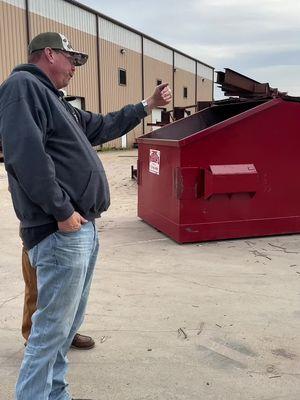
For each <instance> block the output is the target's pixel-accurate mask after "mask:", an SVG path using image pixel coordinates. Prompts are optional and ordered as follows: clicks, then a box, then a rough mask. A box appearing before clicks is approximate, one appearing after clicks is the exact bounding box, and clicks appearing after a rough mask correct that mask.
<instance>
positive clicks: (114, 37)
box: [0, 0, 214, 147]
mask: <svg viewBox="0 0 300 400" xmlns="http://www.w3.org/2000/svg"><path fill="white" fill-rule="evenodd" d="M45 31H57V32H60V33H63V34H64V35H66V36H67V37H68V38H69V39H70V40H71V42H72V45H73V47H74V48H76V49H77V48H78V49H80V50H82V51H84V52H86V53H88V54H89V61H88V63H87V64H86V65H85V66H84V67H82V68H78V69H77V70H76V74H75V77H74V78H73V80H72V81H71V84H70V85H69V86H68V88H67V92H68V95H70V96H75V97H76V105H77V106H79V107H82V108H85V109H87V110H90V111H93V112H101V113H103V114H105V113H107V112H110V111H114V110H117V109H119V108H121V107H122V106H123V105H125V104H129V103H136V102H138V101H140V100H141V99H142V98H145V97H148V96H149V95H150V94H151V93H152V92H153V89H154V87H155V86H156V85H157V84H158V83H160V82H169V84H170V88H171V89H172V91H173V104H171V105H170V106H169V108H168V109H169V110H170V109H172V108H173V107H174V106H179V107H181V106H184V107H187V106H191V105H194V104H196V102H197V101H199V100H206V101H211V100H212V98H213V73H214V69H213V67H211V66H209V65H207V64H205V63H202V62H201V61H199V60H196V59H194V58H192V57H190V56H188V55H186V54H183V53H181V52H180V51H177V50H176V49H174V48H172V47H170V46H168V45H166V44H163V43H161V42H159V41H157V40H155V39H153V38H151V37H149V36H147V35H145V34H144V33H141V32H139V31H136V30H134V29H132V28H130V27H128V26H126V25H124V24H122V23H120V22H118V21H115V20H113V19H111V18H109V17H107V16H104V15H102V14H100V13H98V12H96V11H94V10H92V9H90V8H88V7H86V6H84V5H82V4H80V3H78V2H76V1H73V0H0V83H1V82H2V81H3V80H5V79H6V78H7V76H8V75H9V73H10V71H11V70H12V68H13V67H14V66H15V65H17V64H20V63H23V62H26V59H27V45H28V43H29V41H30V40H31V39H32V38H33V37H34V36H35V35H37V34H38V33H40V32H45ZM191 111H192V112H194V111H195V109H191ZM159 118H160V111H159V110H154V111H153V113H152V115H150V116H148V117H147V118H146V119H145V121H144V122H143V123H141V124H140V125H139V126H138V127H136V128H135V129H134V130H133V131H132V132H130V133H129V134H128V135H126V136H124V137H122V138H120V139H118V140H114V141H112V142H110V143H108V144H107V145H106V146H109V147H130V146H131V145H132V144H133V142H134V140H135V138H136V137H138V136H140V135H142V134H144V133H146V132H149V130H150V129H152V128H151V127H150V126H148V123H153V122H156V121H159Z"/></svg>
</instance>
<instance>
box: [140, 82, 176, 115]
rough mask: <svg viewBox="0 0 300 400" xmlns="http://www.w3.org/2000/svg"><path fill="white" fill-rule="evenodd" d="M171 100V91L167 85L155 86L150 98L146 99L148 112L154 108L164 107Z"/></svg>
mask: <svg viewBox="0 0 300 400" xmlns="http://www.w3.org/2000/svg"><path fill="white" fill-rule="evenodd" d="M171 100H172V91H171V89H170V88H169V84H168V83H161V84H160V85H158V86H156V88H155V90H154V93H153V95H152V96H150V97H148V98H147V99H146V101H147V103H148V108H149V111H151V110H152V109H153V108H155V107H164V106H166V105H167V104H169V103H170V101H171Z"/></svg>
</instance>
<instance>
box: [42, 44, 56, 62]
mask: <svg viewBox="0 0 300 400" xmlns="http://www.w3.org/2000/svg"><path fill="white" fill-rule="evenodd" d="M53 53H54V50H53V49H51V47H46V48H45V49H44V55H45V57H46V59H47V60H48V61H49V63H50V64H53V63H54V57H53Z"/></svg>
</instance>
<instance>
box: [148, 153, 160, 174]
mask: <svg viewBox="0 0 300 400" xmlns="http://www.w3.org/2000/svg"><path fill="white" fill-rule="evenodd" d="M159 165H160V151H159V150H152V149H150V154H149V172H151V173H152V174H155V175H159Z"/></svg>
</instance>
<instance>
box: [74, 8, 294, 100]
mask: <svg viewBox="0 0 300 400" xmlns="http://www.w3.org/2000/svg"><path fill="white" fill-rule="evenodd" d="M82 3H84V4H86V5H88V6H90V7H92V8H94V9H96V10H98V11H100V12H102V13H103V14H106V15H108V16H110V17H112V18H114V19H116V20H118V21H121V22H123V23H125V24H127V25H129V26H131V27H132V28H135V29H137V30H139V31H141V32H144V33H145V34H147V35H149V36H152V37H154V38H155V39H158V40H160V41H162V42H164V43H166V44H168V45H171V46H173V47H175V48H177V49H179V50H181V51H183V52H185V53H187V54H189V55H191V56H193V57H195V58H198V59H200V60H201V61H203V62H206V63H208V64H210V65H212V66H214V67H215V68H216V69H217V70H220V69H223V68H225V67H229V68H232V69H236V70H237V71H239V72H241V73H243V74H245V75H249V76H251V77H253V78H254V79H256V80H261V79H262V80H263V81H264V82H267V81H270V83H271V84H272V85H273V86H274V87H278V88H280V89H281V90H287V91H289V93H290V94H294V95H296V94H297V95H300V90H299V84H298V83H297V81H296V80H297V77H298V74H299V72H300V26H299V19H300V2H298V0H264V1H263V0H243V1H240V0H186V1H184V2H177V1H175V0H164V1H161V0H160V1H156V0H152V2H147V4H145V3H144V2H142V1H140V0H127V1H126V2H125V3H124V2H123V1H121V0H114V1H111V2H107V1H106V0H83V1H82Z"/></svg>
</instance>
